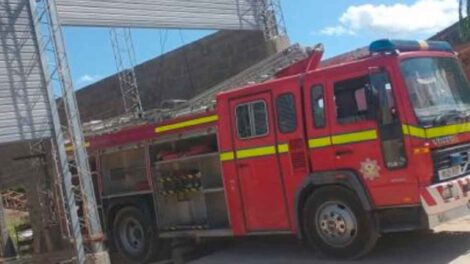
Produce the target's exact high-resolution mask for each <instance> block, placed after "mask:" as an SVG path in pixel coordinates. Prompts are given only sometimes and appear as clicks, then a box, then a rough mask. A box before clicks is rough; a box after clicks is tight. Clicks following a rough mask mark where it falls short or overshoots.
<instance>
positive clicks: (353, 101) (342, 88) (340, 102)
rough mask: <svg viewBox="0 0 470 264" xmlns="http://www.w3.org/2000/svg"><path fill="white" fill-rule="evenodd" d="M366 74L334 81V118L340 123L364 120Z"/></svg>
mask: <svg viewBox="0 0 470 264" xmlns="http://www.w3.org/2000/svg"><path fill="white" fill-rule="evenodd" d="M367 85H369V79H368V76H363V77H359V78H354V79H349V80H345V81H340V82H337V83H335V85H334V89H335V102H336V118H337V120H338V122H339V123H341V124H348V123H355V122H359V121H363V120H366V118H367V111H368V108H367V100H366V87H367Z"/></svg>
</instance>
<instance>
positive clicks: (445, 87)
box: [401, 57, 470, 126]
mask: <svg viewBox="0 0 470 264" xmlns="http://www.w3.org/2000/svg"><path fill="white" fill-rule="evenodd" d="M401 72H402V74H403V78H404V80H405V83H406V86H407V88H408V94H409V97H410V100H411V103H412V105H413V107H414V111H415V114H416V116H417V118H418V121H419V122H420V123H421V124H422V125H424V126H433V125H440V124H442V123H444V124H445V123H449V122H454V121H458V120H462V119H467V118H468V117H469V116H470V87H469V85H468V81H467V79H466V78H465V75H464V73H463V71H462V69H461V67H460V64H459V63H458V62H457V60H456V59H454V58H442V57H422V58H412V59H406V60H404V61H402V62H401Z"/></svg>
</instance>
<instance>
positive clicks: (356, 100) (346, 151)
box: [327, 65, 419, 207]
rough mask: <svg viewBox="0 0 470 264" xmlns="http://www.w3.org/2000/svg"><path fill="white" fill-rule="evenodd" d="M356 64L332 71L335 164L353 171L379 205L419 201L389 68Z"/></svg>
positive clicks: (332, 120) (331, 98)
mask: <svg viewBox="0 0 470 264" xmlns="http://www.w3.org/2000/svg"><path fill="white" fill-rule="evenodd" d="M363 67H364V68H362V69H361V68H359V67H358V66H357V65H356V66H354V65H352V66H345V67H340V68H338V69H336V70H334V71H331V72H330V75H329V76H330V78H328V82H327V86H328V87H329V90H330V91H331V93H332V94H331V95H330V96H332V97H330V99H329V100H330V101H331V104H332V106H333V107H331V111H330V116H329V121H330V124H331V134H332V135H331V144H332V145H333V147H334V148H333V149H334V157H331V158H332V159H333V160H334V161H335V167H336V168H338V169H349V170H353V171H355V172H356V173H357V175H359V176H360V180H361V181H362V182H363V184H364V185H365V187H367V188H366V190H367V191H368V192H369V194H370V195H371V197H372V200H373V203H374V204H375V205H376V206H378V207H383V206H392V205H404V204H415V203H418V202H419V197H418V195H417V193H418V192H417V189H416V188H417V180H416V178H415V177H413V173H412V172H411V171H410V168H408V167H407V155H406V153H405V142H404V137H403V133H402V129H401V127H402V126H401V122H400V117H399V114H400V113H399V111H398V110H399V109H400V107H398V105H397V103H396V100H395V99H396V98H395V96H394V87H393V83H392V81H391V78H390V71H389V70H387V69H386V68H385V67H383V68H380V67H374V68H373V69H374V71H375V72H371V69H372V68H371V67H367V66H363Z"/></svg>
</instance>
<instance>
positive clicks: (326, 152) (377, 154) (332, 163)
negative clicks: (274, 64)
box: [86, 51, 470, 235]
mask: <svg viewBox="0 0 470 264" xmlns="http://www.w3.org/2000/svg"><path fill="white" fill-rule="evenodd" d="M420 56H434V57H436V56H438V57H439V56H442V57H453V55H452V54H450V53H444V52H431V51H417V52H407V53H402V54H400V55H384V54H378V55H374V56H368V57H366V58H363V59H359V60H355V61H351V62H347V63H343V64H337V65H334V66H329V67H327V68H317V69H312V70H310V71H307V72H302V69H306V68H308V66H307V65H308V63H307V61H303V62H300V63H298V64H296V65H294V68H293V69H285V70H283V71H282V72H281V73H280V74H279V76H280V77H281V78H278V79H275V80H273V81H270V82H266V83H261V84H257V85H253V86H249V87H245V88H241V89H236V90H230V91H227V92H223V93H221V94H219V95H218V96H217V108H216V109H217V110H216V111H210V112H207V113H203V114H197V115H190V116H186V117H181V118H177V119H174V120H169V121H166V122H165V123H163V124H146V125H141V126H137V127H132V128H126V129H124V130H122V131H118V132H115V133H110V134H104V135H97V136H89V137H87V139H86V140H87V142H88V143H89V152H90V153H91V154H92V155H99V152H100V150H105V149H108V148H116V147H120V146H125V145H129V144H135V143H140V144H144V145H148V144H150V143H151V142H152V141H154V140H156V139H158V138H160V137H164V136H167V135H169V134H171V135H178V134H184V133H192V131H195V130H198V131H200V130H201V129H206V128H207V129H210V128H214V127H215V129H216V130H217V135H218V144H219V152H220V153H237V154H236V155H234V158H233V159H229V160H224V161H221V163H222V171H223V180H224V187H225V195H226V201H227V208H228V210H229V216H230V224H231V229H232V230H233V233H234V234H235V235H244V234H247V233H252V232H264V231H287V232H292V233H296V232H297V231H298V230H297V229H298V227H297V224H296V221H297V219H296V218H297V208H296V194H297V192H298V191H299V189H300V188H301V186H302V183H303V181H304V179H305V177H306V176H308V175H309V174H311V173H313V172H322V171H335V170H338V169H347V170H352V171H354V172H356V173H357V174H358V175H362V174H361V164H362V163H364V162H367V160H371V161H375V162H377V164H376V165H377V166H378V168H379V170H380V177H378V178H376V179H373V180H370V179H366V178H365V177H361V181H362V183H363V185H364V186H365V189H366V192H367V194H368V196H369V198H370V200H371V202H372V205H373V207H374V208H388V207H400V206H411V205H416V206H419V204H420V191H421V189H422V188H425V187H426V186H429V185H430V184H431V177H432V175H433V169H432V168H433V166H432V160H431V156H430V155H429V152H425V153H418V152H417V151H415V150H416V149H418V148H424V149H425V148H427V147H429V148H431V149H432V148H435V147H442V146H443V145H445V144H447V143H445V144H441V145H439V146H437V145H434V143H433V142H432V141H429V140H425V139H419V138H415V137H412V136H407V135H405V136H404V141H405V142H404V143H405V149H406V156H407V165H406V166H405V167H403V168H400V169H387V166H386V164H384V161H383V153H382V147H381V143H380V140H379V138H380V135H378V136H377V138H375V139H369V140H359V141H354V137H355V136H358V137H360V136H361V135H362V134H361V132H364V131H376V133H379V132H378V128H377V124H376V122H374V121H368V120H364V121H361V122H356V123H354V124H340V123H338V122H337V120H336V116H337V114H336V108H335V107H334V105H333V102H334V98H333V97H334V92H333V85H334V83H335V82H337V81H341V80H345V79H350V78H354V77H357V76H363V75H367V74H368V72H369V69H370V68H371V67H381V68H384V69H386V71H387V72H388V73H389V75H390V79H391V82H392V86H393V93H394V98H395V101H396V109H397V110H398V116H399V119H400V121H401V123H402V124H407V125H415V126H418V125H417V124H418V123H417V120H416V117H415V115H414V111H413V107H412V106H411V105H410V100H409V98H408V93H407V91H406V87H405V83H404V81H403V79H402V77H401V73H400V69H399V62H400V60H403V59H406V58H409V57H420ZM315 63H318V62H315ZM292 74H294V75H292ZM318 85H321V86H323V87H324V93H325V94H324V102H325V109H326V112H325V115H326V116H325V117H326V125H325V126H324V127H322V128H315V126H314V124H313V120H314V117H313V113H312V110H311V109H312V108H311V105H312V101H311V100H312V96H311V94H310V93H311V91H310V89H311V88H312V87H313V86H318ZM286 93H289V94H292V95H293V96H294V98H295V99H294V102H295V113H296V117H295V118H296V124H297V126H296V128H295V130H294V131H291V132H289V133H281V132H280V130H279V126H278V125H279V124H278V118H277V116H278V114H279V113H278V112H277V109H276V98H278V97H279V96H280V95H283V94H286ZM257 100H261V101H264V102H265V103H266V107H267V112H268V116H267V118H268V131H269V132H268V134H267V135H265V136H262V137H255V138H251V139H239V137H238V136H237V133H236V126H237V124H236V120H235V118H234V116H235V114H234V113H235V111H236V106H237V105H239V104H243V103H246V102H251V101H257ZM213 115H217V116H218V121H214V122H208V123H204V124H201V125H194V126H190V127H184V128H181V129H175V130H171V131H169V132H163V133H156V132H155V128H156V127H157V126H162V125H168V124H174V123H180V122H184V121H187V120H193V119H197V118H201V117H207V116H213ZM371 133H372V132H371ZM351 134H353V135H352V136H351ZM325 138H330V139H329V140H330V141H332V142H330V144H325V145H324V146H321V142H326V141H325V140H327V139H325ZM322 140H323V141H322ZM342 140H346V142H345V143H341V142H342ZM348 140H349V141H348ZM468 141H470V134H468V133H466V134H459V135H456V138H455V139H454V141H453V142H451V143H448V144H458V143H460V142H468ZM315 144H320V145H315ZM286 146H287V149H288V151H285V150H286ZM273 149H274V152H273ZM242 153H244V154H246V153H248V154H246V155H245V156H244V157H238V154H240V156H242V155H241V154H242ZM147 166H151V165H150V164H147ZM148 173H151V170H150V169H149V170H148ZM339 177H340V175H339ZM149 186H151V184H149ZM100 190H102V188H100Z"/></svg>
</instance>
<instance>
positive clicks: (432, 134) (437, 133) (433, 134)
mask: <svg viewBox="0 0 470 264" xmlns="http://www.w3.org/2000/svg"><path fill="white" fill-rule="evenodd" d="M469 131H470V123H464V124H455V125H448V126H442V127H432V128H428V129H426V137H427V138H437V137H445V136H450V135H456V134H460V133H465V132H469Z"/></svg>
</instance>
